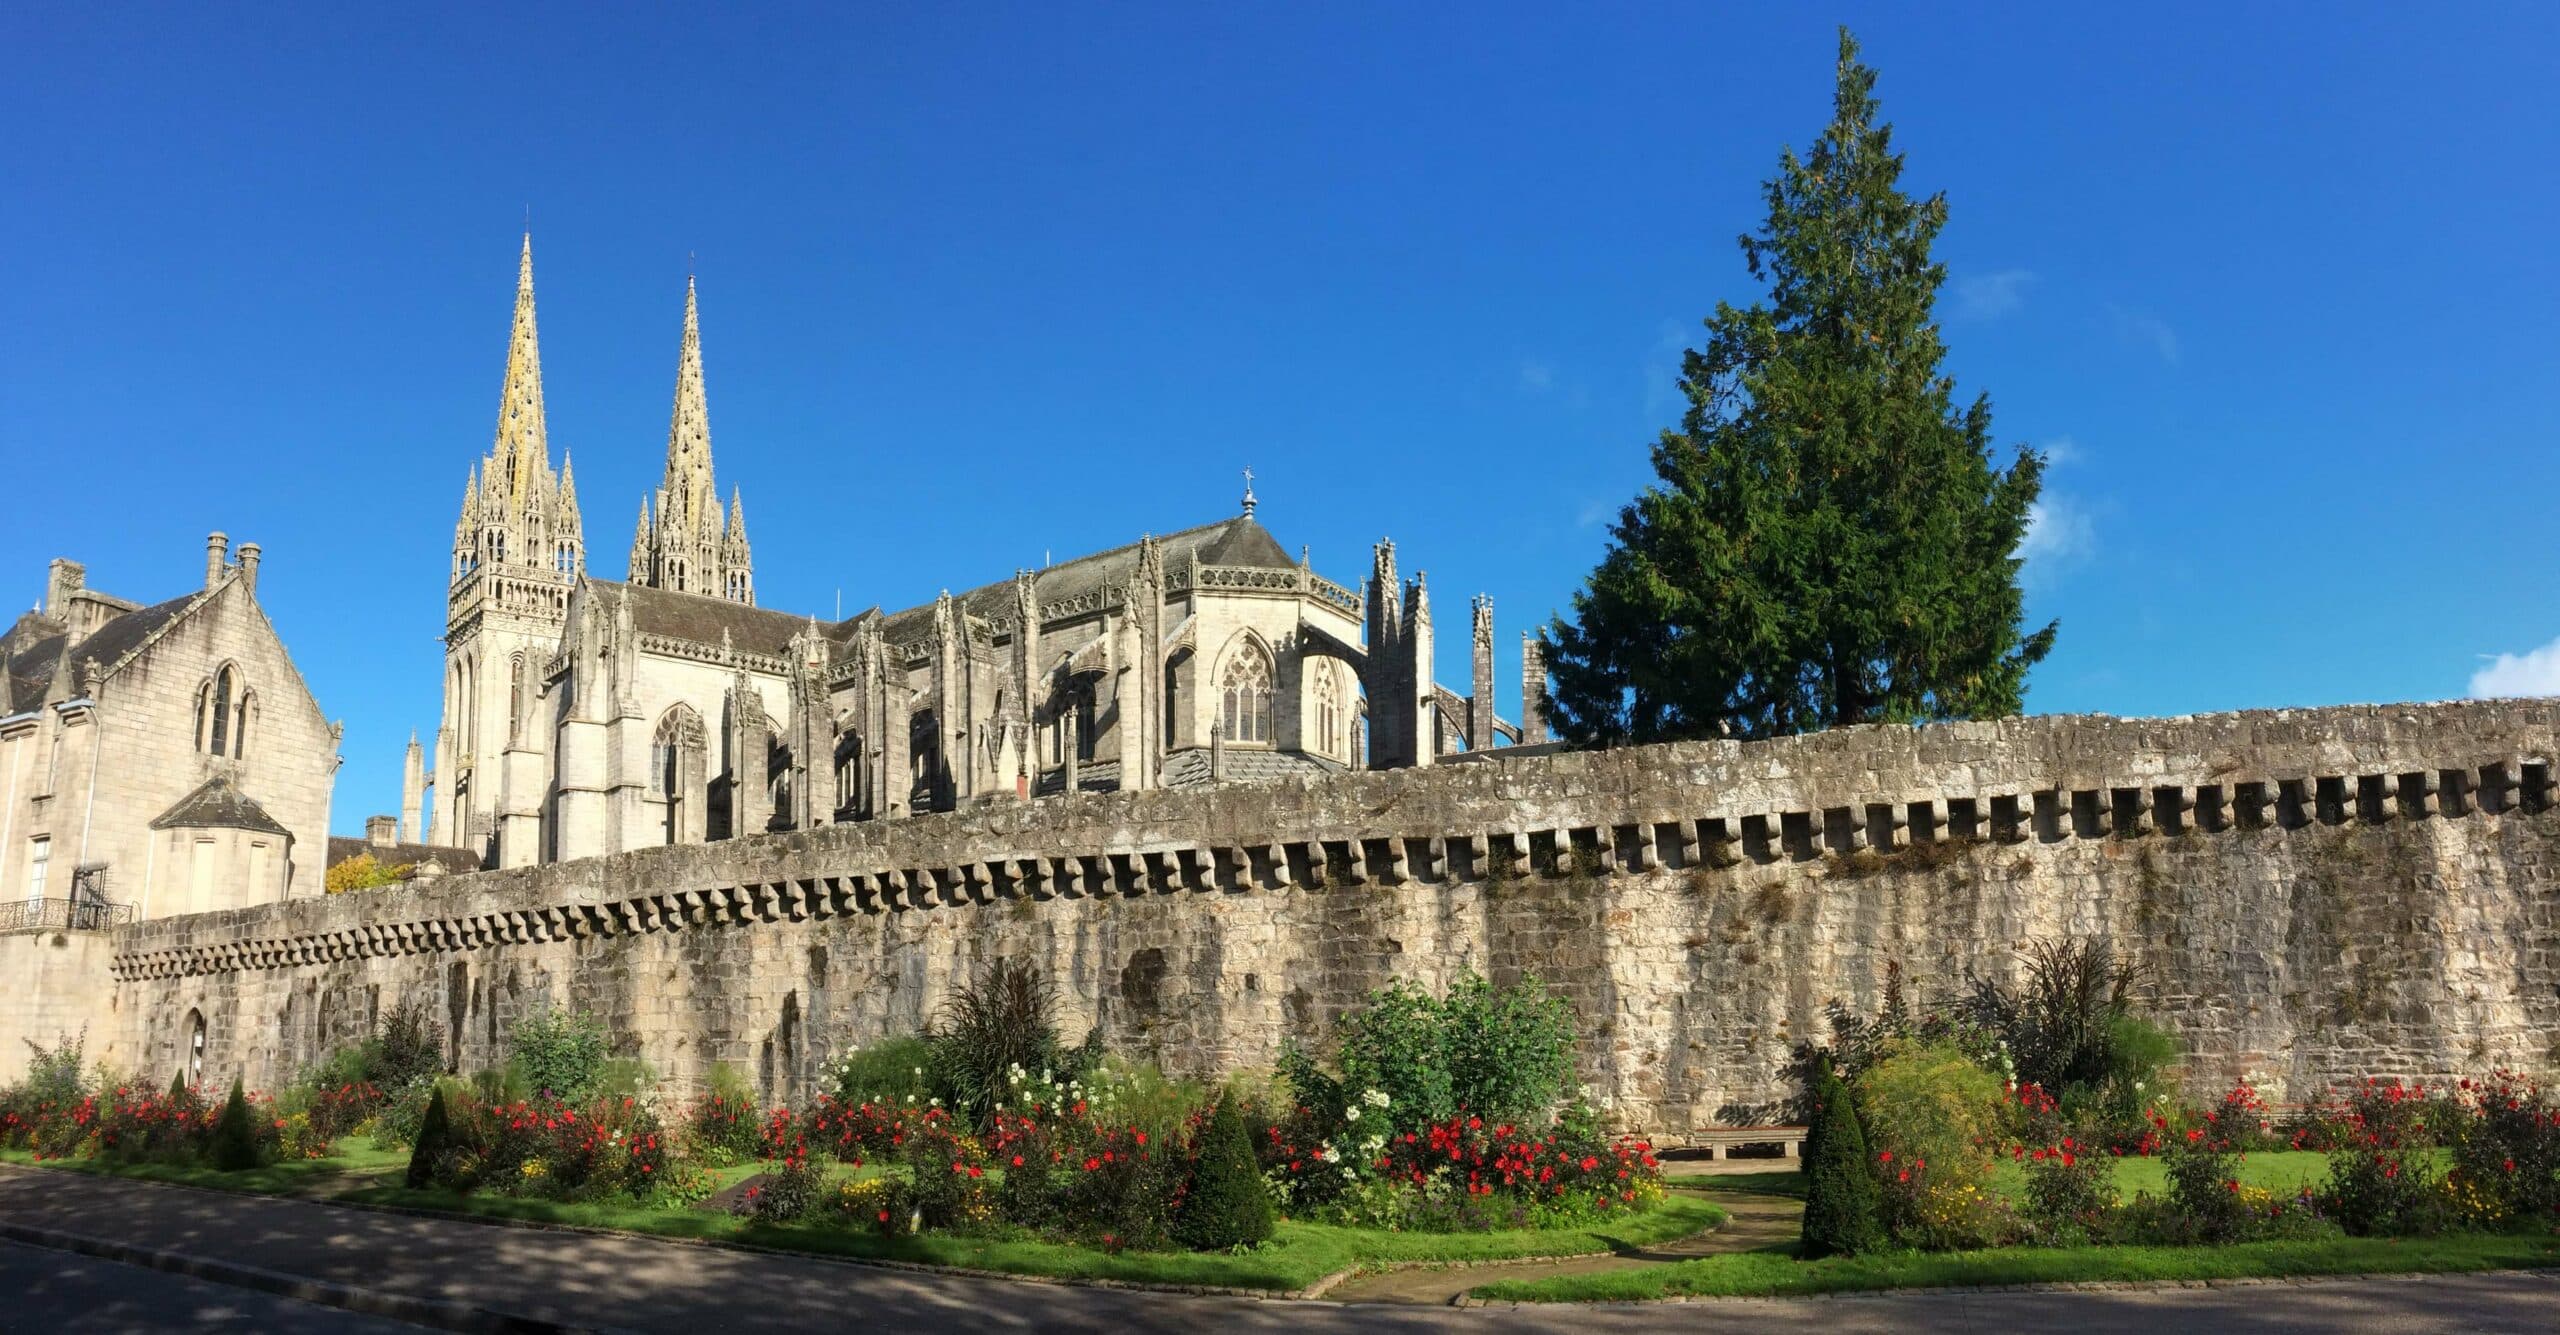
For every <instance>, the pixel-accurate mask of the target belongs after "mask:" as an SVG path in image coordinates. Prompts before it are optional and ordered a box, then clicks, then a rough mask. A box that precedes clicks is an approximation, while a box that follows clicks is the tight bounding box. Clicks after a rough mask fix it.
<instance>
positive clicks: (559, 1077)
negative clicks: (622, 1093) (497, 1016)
mask: <svg viewBox="0 0 2560 1335" xmlns="http://www.w3.org/2000/svg"><path fill="white" fill-rule="evenodd" d="M507 1046H508V1053H509V1055H508V1058H507V1067H508V1070H509V1072H510V1074H512V1075H514V1076H516V1077H518V1078H519V1079H521V1080H522V1081H523V1083H524V1087H525V1088H526V1089H528V1090H530V1091H532V1092H534V1093H537V1094H548V1095H550V1096H551V1097H553V1098H555V1099H558V1100H560V1101H561V1102H563V1103H584V1102H586V1101H587V1099H588V1098H589V1097H590V1096H592V1095H594V1094H595V1093H596V1092H597V1089H598V1085H599V1083H600V1082H601V1080H602V1077H603V1076H604V1073H605V1035H604V1024H603V1022H602V1021H600V1020H598V1019H596V1017H595V1016H593V1015H590V1014H588V1013H587V1012H585V1011H575V1012H570V1011H560V1010H553V1009H551V1008H549V1007H544V1008H543V1009H541V1010H538V1011H535V1012H534V1013H532V1014H531V1015H527V1016H525V1017H524V1018H523V1019H521V1020H518V1021H516V1022H515V1025H514V1027H513V1028H511V1029H509V1030H508V1031H507Z"/></svg>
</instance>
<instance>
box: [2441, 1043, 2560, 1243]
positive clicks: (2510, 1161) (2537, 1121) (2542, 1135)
mask: <svg viewBox="0 0 2560 1335" xmlns="http://www.w3.org/2000/svg"><path fill="white" fill-rule="evenodd" d="M2463 1083H2464V1085H2465V1086H2466V1087H2467V1088H2470V1089H2471V1090H2472V1091H2473V1094H2472V1097H2473V1100H2474V1103H2473V1108H2472V1110H2471V1113H2470V1115H2469V1116H2468V1117H2467V1118H2466V1119H2465V1120H2464V1121H2463V1123H2462V1124H2461V1125H2460V1126H2459V1127H2457V1128H2455V1133H2454V1135H2453V1136H2452V1137H2451V1139H2452V1142H2453V1170H2452V1173H2451V1177H2452V1178H2453V1179H2454V1184H2455V1185H2456V1187H2458V1188H2459V1189H2460V1190H2459V1193H2458V1194H2459V1196H2460V1197H2461V1198H2462V1199H2463V1200H2464V1201H2465V1202H2466V1203H2467V1205H2468V1208H2469V1209H2470V1210H2471V1212H2472V1213H2473V1214H2474V1215H2476V1216H2478V1217H2479V1218H2480V1221H2481V1222H2483V1223H2519V1224H2549V1223H2550V1222H2551V1221H2552V1220H2553V1218H2554V1216H2560V1109H2554V1108H2553V1107H2552V1105H2551V1101H2550V1099H2549V1098H2548V1097H2547V1096H2546V1095H2545V1094H2544V1093H2543V1091H2542V1090H2541V1089H2540V1088H2538V1087H2536V1086H2535V1085H2533V1084H2532V1083H2531V1082H2529V1081H2526V1080H2524V1079H2521V1078H2520V1077H2517V1076H2515V1075H2513V1074H2510V1073H2508V1072H2505V1071H2500V1072H2498V1073H2496V1074H2495V1075H2494V1076H2492V1077H2491V1078H2490V1079H2489V1080H2488V1081H2486V1082H2483V1083H2480V1084H2478V1085H2476V1086H2474V1085H2473V1084H2472V1082H2470V1081H2464V1082H2463Z"/></svg>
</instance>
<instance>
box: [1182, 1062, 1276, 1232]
mask: <svg viewBox="0 0 2560 1335" xmlns="http://www.w3.org/2000/svg"><path fill="white" fill-rule="evenodd" d="M1173 1235H1174V1237H1176V1238H1177V1239H1179V1240H1181V1242H1182V1245H1184V1246H1186V1247H1189V1248H1191V1249H1193V1250H1195V1251H1225V1250H1226V1249H1228V1248H1230V1247H1239V1246H1251V1245H1252V1244H1254V1243H1257V1242H1261V1241H1263V1240H1264V1239H1266V1238H1268V1237H1270V1236H1271V1193H1270V1192H1269V1190H1268V1189H1266V1188H1265V1187H1264V1186H1263V1185H1262V1169H1261V1166H1260V1165H1258V1164H1256V1163H1255V1162H1254V1158H1253V1137H1252V1136H1251V1135H1250V1134H1249V1133H1247V1132H1246V1130H1245V1129H1244V1117H1243V1116H1242V1115H1241V1114H1239V1113H1238V1112H1237V1111H1236V1108H1235V1100H1233V1099H1226V1100H1222V1101H1220V1103H1219V1104H1218V1112H1217V1115H1216V1116H1214V1117H1211V1118H1210V1119H1209V1125H1208V1126H1207V1127H1206V1128H1204V1129H1203V1130H1202V1131H1201V1133H1200V1139H1199V1142H1198V1143H1197V1144H1195V1145H1194V1146H1193V1147H1192V1165H1191V1188H1190V1190H1189V1191H1187V1192H1185V1193H1184V1194H1183V1198H1182V1209H1181V1211H1180V1213H1179V1214H1177V1215H1176V1216H1175V1218H1174V1221H1173Z"/></svg>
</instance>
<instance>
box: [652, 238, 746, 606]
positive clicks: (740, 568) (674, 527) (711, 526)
mask: <svg viewBox="0 0 2560 1335" xmlns="http://www.w3.org/2000/svg"><path fill="white" fill-rule="evenodd" d="M656 495H657V511H656V517H655V519H654V520H653V519H652V518H651V517H650V511H649V505H648V502H647V501H646V500H645V499H644V500H643V501H642V502H641V516H640V529H639V531H638V532H637V533H636V534H634V535H633V537H632V541H631V582H633V583H635V584H647V585H650V586H652V587H654V588H661V589H674V590H677V591H679V592H684V593H700V594H707V595H709V596H711V597H714V598H726V599H728V600H730V601H731V602H739V603H746V604H748V605H750V606H753V605H754V603H755V578H754V573H753V571H752V569H751V567H750V565H749V560H748V555H747V519H746V513H745V510H744V508H743V507H742V505H741V503H740V501H739V499H738V498H737V495H736V493H735V492H732V493H731V499H730V503H729V506H728V510H727V512H726V514H725V515H724V514H723V512H722V509H721V505H720V493H719V491H718V488H717V484H716V483H715V482H714V481H713V480H712V476H711V407H710V401H709V398H708V396H706V395H705V394H704V392H703V388H702V316H701V304H700V299H699V297H698V296H697V293H696V287H695V284H694V280H693V279H692V277H691V276H690V275H688V276H687V277H686V278H685V283H684V338H683V341H682V342H681V343H680V344H679V345H678V347H677V351H676V394H675V408H674V410H673V411H672V412H671V413H670V414H669V415H668V420H667V472H666V477H665V479H664V480H663V481H661V482H660V483H659V484H658V490H657V493H656Z"/></svg>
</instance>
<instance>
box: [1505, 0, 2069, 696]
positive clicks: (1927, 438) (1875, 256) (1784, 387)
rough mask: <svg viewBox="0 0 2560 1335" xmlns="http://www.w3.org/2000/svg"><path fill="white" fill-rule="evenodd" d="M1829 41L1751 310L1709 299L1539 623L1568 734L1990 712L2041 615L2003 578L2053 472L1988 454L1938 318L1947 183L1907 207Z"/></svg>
mask: <svg viewBox="0 0 2560 1335" xmlns="http://www.w3.org/2000/svg"><path fill="white" fill-rule="evenodd" d="M1891 133H1892V132H1891V127H1889V126H1886V125H1883V124H1880V123H1878V121H1877V119H1876V99H1875V72H1874V71H1873V70H1871V69H1868V68H1867V67H1866V66H1864V65H1862V64H1860V63H1858V46H1857V42H1856V41H1855V39H1853V38H1852V37H1851V36H1850V35H1849V33H1848V31H1847V30H1846V29H1843V30H1842V31H1841V34H1840V64H1839V85H1838V91H1837V93H1836V94H1835V96H1834V101H1833V115H1832V120H1831V125H1830V128H1829V129H1827V130H1825V131H1824V132H1823V135H1822V137H1821V139H1819V140H1818V141H1816V142H1815V144H1814V146H1813V147H1812V149H1811V150H1809V151H1808V152H1807V153H1806V154H1805V155H1804V156H1803V157H1801V158H1799V157H1798V156H1797V155H1796V154H1795V152H1794V151H1793V150H1788V151H1787V152H1786V153H1785V154H1784V155H1783V156H1782V157H1781V158H1780V160H1779V169H1778V175H1777V177H1776V178H1775V179H1774V180H1771V181H1770V182H1768V184H1767V186H1766V191H1765V193H1766V195H1767V199H1768V205H1769V216H1768V220H1767V222H1766V223H1764V224H1763V225H1762V227H1761V229H1760V231H1759V232H1758V233H1757V234H1755V235H1750V236H1745V237H1743V238H1742V239H1741V243H1742V253H1743V256H1744V258H1745V260H1746V261H1747V262H1748V264H1749V266H1750V271H1751V276H1752V278H1753V280H1754V281H1755V282H1759V283H1763V284H1766V285H1767V288H1768V297H1767V299H1766V300H1765V301H1764V302H1761V303H1757V304H1754V305H1752V306H1751V307H1749V308H1747V309H1736V308H1734V307H1733V306H1731V305H1729V304H1721V303H1720V304H1719V305H1718V306H1717V308H1716V313H1715V315H1714V316H1713V317H1711V318H1710V319H1708V320H1707V322H1706V327H1707V339H1706V345H1705V346H1704V347H1703V348H1699V349H1693V350H1691V351H1690V352H1689V353H1688V354H1687V355H1686V357H1685V359H1684V361H1683V364H1682V377H1681V388H1682V390H1683V392H1685V393H1686V394H1687V396H1688V399H1689V409H1688V412H1687V413H1686V415H1685V416H1684V417H1683V419H1682V421H1681V425H1680V429H1679V430H1677V431H1666V432H1664V433H1663V435H1662V439H1661V442H1660V443H1659V444H1657V445H1656V446H1655V447H1654V449H1653V466H1654V471H1655V473H1656V474H1658V475H1659V478H1660V481H1659V482H1658V483H1657V484H1656V485H1653V486H1650V487H1647V488H1646V489H1645V491H1644V493H1643V494H1642V495H1640V496H1638V497H1637V498H1636V500H1635V502H1634V503H1633V504H1631V505H1629V506H1627V507H1626V509H1624V510H1623V511H1621V512H1620V514H1619V517H1618V521H1617V523H1616V524H1615V525H1614V526H1613V527H1612V529H1611V543H1610V548H1609V551H1608V553H1607V555H1606V556H1604V557H1603V558H1602V560H1601V563H1600V565H1599V567H1598V568H1597V569H1596V570H1594V571H1593V572H1592V574H1591V577H1590V579H1589V581H1588V582H1587V583H1586V585H1585V586H1584V588H1583V589H1582V591H1581V592H1579V593H1577V594H1576V595H1575V596H1574V607H1573V613H1574V614H1573V617H1572V619H1571V620H1567V619H1566V618H1563V617H1559V618H1557V619H1556V621H1555V623H1554V624H1553V625H1552V626H1551V627H1550V629H1549V631H1548V639H1549V644H1548V646H1547V658H1548V663H1549V672H1550V676H1549V694H1550V696H1551V697H1552V699H1551V705H1552V708H1551V711H1550V713H1551V717H1552V718H1553V720H1554V722H1555V724H1556V727H1557V729H1558V731H1559V732H1561V733H1562V734H1563V735H1564V736H1565V737H1566V738H1568V739H1570V740H1572V741H1575V742H1579V743H1583V744H1607V743H1618V742H1647V741H1664V740H1671V739H1677V738H1685V737H1713V736H1718V735H1728V734H1729V735H1734V736H1742V737H1765V736H1772V735H1777V734H1784V733H1793V732H1804V731H1809V730H1813V729H1817V728H1828V727H1834V726H1838V725H1840V724H1847V723H1871V722H1879V721H1921V720H1929V719H1950V718H1976V717H1996V716H1999V715H2004V714H2014V713H2016V712H2017V711H2018V709H2019V708H2020V706H2021V704H2022V703H2023V701H2024V699H2025V693H2026V674H2027V669H2028V668H2029V667H2031V666H2033V665H2034V664H2035V663H2036V662H2037V661H2038V660H2040V659H2042V658H2043V657H2044V656H2045V654H2046V653H2047V652H2048V651H2049V650H2051V648H2052V647H2053V637H2054V626H2053V625H2052V624H2047V625H2046V626H2044V627H2043V628H2042V629H2040V630H2037V631H2035V632H2033V633H2032V634H2029V633H2025V632H2024V630H2023V623H2024V619H2025V607H2024V600H2023V598H2022V596H2021V594H2020V592H2019V588H2018V578H2017V576H2018V565H2019V562H2018V558H2017V555H2016V553H2017V548H2018V543H2019V540H2020V539H2021V538H2022V537H2024V535H2025V532H2026V527H2027V522H2028V513H2029V507H2030V506H2032V505H2033V503H2034V501H2035V499H2036V494H2037V491H2038V488H2039V485H2040V482H2041V478H2042V475H2043V470H2044V461H2043V458H2042V457H2041V456H2039V455H2038V454H2037V453H2036V452H2035V451H2033V450H2030V449H2024V448H2021V449H2019V450H2018V451H2017V453H2016V456H2015V458H2014V460H2013V461H2012V462H2011V463H2010V464H2009V466H2008V467H2007V468H2006V469H2002V468H1999V467H1996V466H1995V465H1994V463H1993V461H1992V457H1991V450H1992V447H1991V405H1990V400H1989V399H1988V398H1987V397H1984V398H1976V399H1975V400H1974V401H1973V402H1972V404H1971V405H1970V406H1967V407H1963V408H1959V407H1957V406H1956V404H1955V402H1954V396H1955V382H1954V380H1953V379H1952V378H1950V377H1949V376H1947V375H1946V374H1945V373H1944V372H1943V371H1942V370H1941V363H1942V362H1943V361H1944V360H1945V356H1946V348H1945V345H1944V344H1943V343H1942V342H1941V341H1940V339H1939V336H1938V327H1937V324H1936V322H1935V319H1934V318H1933V313H1932V307H1933V306H1934V304H1935V302H1936V299H1937V294H1938V289H1939V287H1940V285H1941V284H1943V283H1944V282H1945V281H1946V270H1945V268H1944V267H1943V266H1941V265H1939V264H1937V263H1936V262H1934V261H1933V260H1931V259H1930V256H1929V249H1930V245H1931V243H1932V242H1934V241H1935V240H1936V238H1937V235H1938V231H1939V229H1940V228H1942V227H1944V226H1945V225H1946V219H1947V206H1946V199H1945V197H1944V196H1942V195H1941V196H1931V197H1930V198H1928V199H1925V200H1914V199H1913V198H1911V197H1910V196H1909V195H1907V194H1905V193H1903V191H1902V189H1901V188H1900V185H1899V179H1900V177H1901V175H1902V158H1901V156H1900V155H1899V154H1898V153H1896V152H1894V151H1893V148H1892V146H1891Z"/></svg>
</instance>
